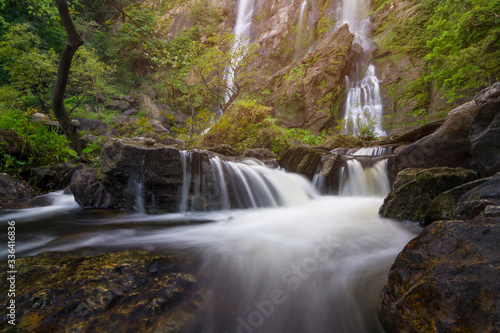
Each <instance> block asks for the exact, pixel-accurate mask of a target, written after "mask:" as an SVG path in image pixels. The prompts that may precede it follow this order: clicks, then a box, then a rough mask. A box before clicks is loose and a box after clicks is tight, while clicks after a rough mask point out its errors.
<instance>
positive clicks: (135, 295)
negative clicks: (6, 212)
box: [0, 251, 199, 333]
mask: <svg viewBox="0 0 500 333" xmlns="http://www.w3.org/2000/svg"><path fill="white" fill-rule="evenodd" d="M192 266H193V264H192V263H191V261H190V259H188V258H186V257H181V256H180V255H175V254H171V255H167V254H152V253H149V252H145V251H126V252H119V253H111V254H102V255H97V256H82V255H79V256H78V255H75V254H66V253H43V254H40V255H37V256H35V257H26V258H17V259H16V268H17V271H18V273H17V275H16V326H15V328H16V331H17V332H146V331H157V332H170V333H174V332H183V331H185V329H186V328H187V327H188V326H189V325H190V323H191V322H192V321H193V320H194V313H195V312H196V311H198V309H199V306H198V305H197V304H196V303H195V302H194V301H193V300H192V299H189V298H188V296H190V295H192V294H194V293H195V290H194V288H195V286H196V280H195V278H194V277H193V276H192V275H191V274H189V273H188V270H189V269H190V267H192ZM0 276H1V278H2V279H3V280H4V281H7V277H8V276H7V271H6V270H3V271H2V273H0ZM7 294H8V293H7V292H5V293H2V294H1V295H0V304H2V306H3V307H4V308H7V304H8V302H9V298H8V297H7ZM4 313H5V312H4ZM1 318H2V321H3V322H5V321H6V319H7V317H6V316H5V314H2V317H1ZM4 327H5V326H4Z"/></svg>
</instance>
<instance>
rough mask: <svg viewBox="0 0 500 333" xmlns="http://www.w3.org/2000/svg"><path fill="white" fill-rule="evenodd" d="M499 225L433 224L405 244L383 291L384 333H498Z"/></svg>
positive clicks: (380, 312) (454, 222)
mask: <svg viewBox="0 0 500 333" xmlns="http://www.w3.org/2000/svg"><path fill="white" fill-rule="evenodd" d="M499 222H500V220H498V219H497V220H484V221H482V222H478V223H467V222H465V221H445V222H435V223H433V224H431V225H430V226H428V227H427V228H425V229H424V231H423V232H422V233H421V234H420V235H419V236H418V237H417V238H415V239H413V240H412V241H411V242H410V243H408V245H407V246H406V247H405V248H404V250H403V251H402V252H401V253H400V254H399V255H398V257H397V258H396V261H395V262H394V264H393V266H392V268H391V270H390V273H389V281H388V283H387V285H386V286H385V287H384V290H383V294H382V301H381V304H380V307H379V320H380V323H381V324H382V327H383V328H384V330H385V332H387V333H401V332H498V331H500V307H499V306H498V304H500V284H499V283H498V277H499V276H500V265H499V261H498V250H499V248H500V223H499Z"/></svg>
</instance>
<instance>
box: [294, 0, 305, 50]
mask: <svg viewBox="0 0 500 333" xmlns="http://www.w3.org/2000/svg"><path fill="white" fill-rule="evenodd" d="M307 2H308V1H307V0H304V1H303V2H302V4H301V5H300V10H299V22H298V25H297V36H296V37H295V56H294V57H295V58H297V56H298V53H299V52H300V49H301V43H302V32H303V29H304V14H305V12H306V8H307Z"/></svg>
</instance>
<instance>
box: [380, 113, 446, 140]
mask: <svg viewBox="0 0 500 333" xmlns="http://www.w3.org/2000/svg"><path fill="white" fill-rule="evenodd" d="M443 124H444V119H443V120H437V121H434V122H432V123H428V124H425V125H423V126H420V127H419V128H416V129H414V130H411V131H409V132H406V133H404V134H401V135H399V136H396V137H395V138H394V139H392V140H389V143H402V142H415V141H418V140H420V139H422V138H423V137H426V136H428V135H431V134H432V133H434V132H436V130H437V129H438V128H440V127H441V126H442V125H443Z"/></svg>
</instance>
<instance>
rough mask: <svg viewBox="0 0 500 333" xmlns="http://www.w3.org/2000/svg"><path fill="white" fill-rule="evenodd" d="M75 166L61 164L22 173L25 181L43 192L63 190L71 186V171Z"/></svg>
mask: <svg viewBox="0 0 500 333" xmlns="http://www.w3.org/2000/svg"><path fill="white" fill-rule="evenodd" d="M73 167H74V166H73V164H71V163H68V164H64V163H59V164H55V165H51V166H45V167H38V168H33V169H30V170H27V171H25V172H23V173H22V177H23V179H26V180H28V181H29V183H31V184H34V186H36V187H37V188H39V189H40V190H41V191H42V192H51V191H56V190H62V189H64V188H65V187H66V186H68V185H69V182H70V180H71V176H70V171H71V170H72V169H73Z"/></svg>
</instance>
